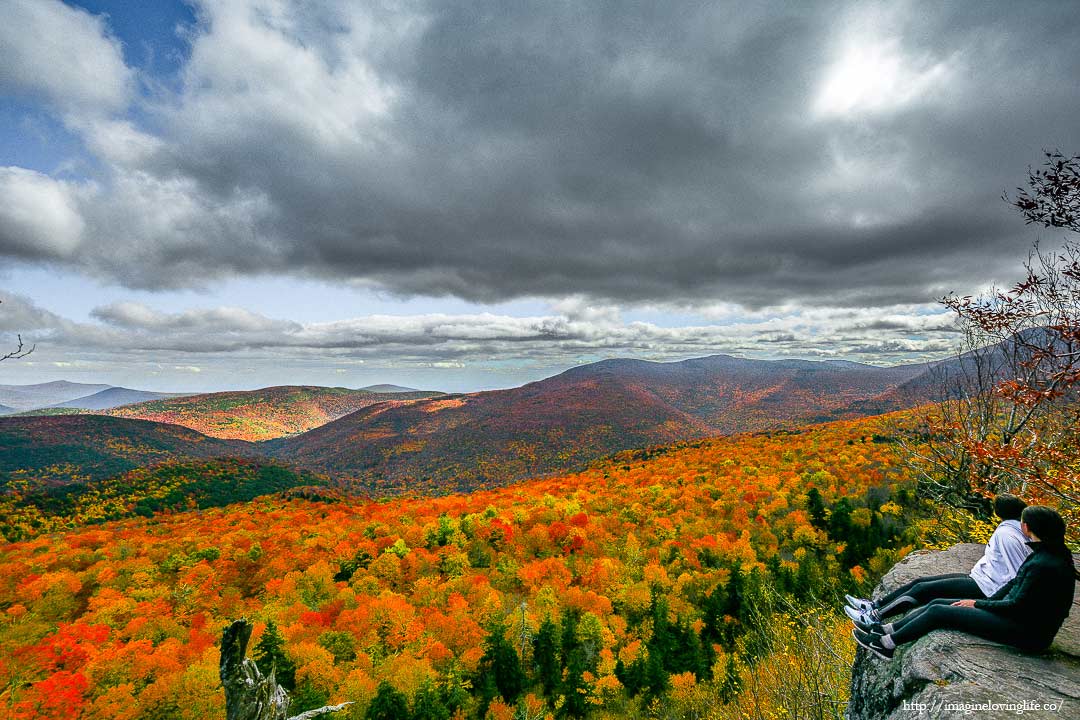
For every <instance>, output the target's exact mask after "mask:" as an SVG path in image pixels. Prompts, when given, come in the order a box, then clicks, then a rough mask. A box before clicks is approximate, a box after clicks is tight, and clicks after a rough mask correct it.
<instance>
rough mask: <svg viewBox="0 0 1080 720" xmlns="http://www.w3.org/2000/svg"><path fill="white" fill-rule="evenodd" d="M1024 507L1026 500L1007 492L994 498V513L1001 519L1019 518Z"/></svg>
mask: <svg viewBox="0 0 1080 720" xmlns="http://www.w3.org/2000/svg"><path fill="white" fill-rule="evenodd" d="M1026 507H1027V503H1026V502H1024V501H1023V500H1021V499H1020V498H1018V497H1016V496H1015V495H1010V494H1009V493H1001V494H1000V495H998V496H997V497H996V498H994V514H995V515H997V516H998V517H999V518H1001V519H1002V520H1019V519H1020V514H1021V513H1022V512H1024V508H1026ZM1036 535H1038V533H1036Z"/></svg>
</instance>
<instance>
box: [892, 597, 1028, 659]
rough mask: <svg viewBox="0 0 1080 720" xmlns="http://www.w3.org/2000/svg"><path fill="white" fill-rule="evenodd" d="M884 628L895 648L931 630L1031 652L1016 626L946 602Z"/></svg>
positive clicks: (986, 614)
mask: <svg viewBox="0 0 1080 720" xmlns="http://www.w3.org/2000/svg"><path fill="white" fill-rule="evenodd" d="M886 629H890V630H891V632H889V633H888V635H886V636H885V637H887V638H888V639H889V640H890V641H891V642H892V643H895V644H897V645H901V644H903V643H909V642H912V641H914V640H918V639H919V638H921V637H922V636H923V635H926V634H927V633H929V632H931V631H933V630H960V631H962V632H966V633H969V634H971V635H976V636H978V637H981V638H985V639H986V640H991V641H993V642H1000V643H1005V644H1007V645H1012V646H1014V647H1018V648H1021V649H1025V650H1031V649H1035V648H1034V647H1033V646H1032V645H1031V642H1030V640H1029V638H1028V634H1027V633H1026V632H1025V631H1024V629H1023V627H1021V626H1020V624H1019V623H1016V622H1015V621H1013V620H1010V619H1008V618H1005V617H1002V616H1001V615H998V614H996V613H993V612H990V611H989V610H982V609H980V608H969V607H956V606H953V605H951V604H949V603H947V602H934V603H931V604H930V605H927V606H925V607H923V608H920V609H919V610H918V611H916V612H913V613H912V614H911V615H909V616H908V617H906V618H904V620H902V621H900V622H897V623H892V627H891V628H886Z"/></svg>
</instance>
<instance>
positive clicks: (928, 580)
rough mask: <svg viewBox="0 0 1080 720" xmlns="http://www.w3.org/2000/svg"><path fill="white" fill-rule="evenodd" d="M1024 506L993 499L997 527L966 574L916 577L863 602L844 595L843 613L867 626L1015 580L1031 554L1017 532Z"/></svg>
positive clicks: (981, 595)
mask: <svg viewBox="0 0 1080 720" xmlns="http://www.w3.org/2000/svg"><path fill="white" fill-rule="evenodd" d="M1025 507H1027V504H1026V503H1025V502H1024V501H1023V500H1021V499H1020V498H1018V497H1016V496H1015V495H1007V494H1004V493H1002V494H1001V495H998V496H997V497H996V498H995V499H994V513H995V514H996V515H997V516H998V517H999V518H1001V524H999V525H998V526H997V529H995V530H994V534H993V535H991V536H990V542H989V543H987V545H986V552H984V553H983V556H982V557H981V558H979V561H978V562H976V563H975V566H974V567H973V568H971V572H970V573H967V574H966V575H965V574H964V573H949V574H946V575H932V576H930V577H924V578H918V579H917V580H913V581H912V582H909V583H907V584H906V585H901V586H900V587H898V588H896V589H895V590H893V591H892V592H891V593H888V594H887V595H885V596H883V597H881V598H879V599H877V600H867V599H862V598H856V597H852V596H851V595H845V596H844V598H845V599H846V600H847V602H848V605H847V607H845V608H844V612H845V613H846V614H847V616H848V617H849V618H851V619H852V620H853V621H854V622H855V624H856V625H858V626H864V629H865V627H868V626H871V625H873V624H874V623H879V622H881V621H882V619H883V618H887V617H891V616H893V615H897V614H899V613H902V612H907V611H908V610H911V609H912V608H914V607H919V606H921V605H925V604H926V603H928V602H930V601H931V600H935V599H937V598H952V599H954V600H984V599H986V598H988V597H990V596H991V595H993V594H994V593H996V592H997V591H998V590H999V589H1000V588H1001V587H1002V586H1004V585H1005V583H1007V582H1009V581H1010V580H1012V579H1013V578H1014V577H1016V571H1017V570H1018V569H1019V568H1020V565H1021V564H1022V563H1023V562H1024V560H1026V559H1027V556H1028V555H1030V554H1031V548H1030V547H1028V545H1027V537H1026V536H1025V535H1024V533H1023V531H1022V530H1021V529H1020V515H1021V513H1022V512H1023V511H1024V508H1025Z"/></svg>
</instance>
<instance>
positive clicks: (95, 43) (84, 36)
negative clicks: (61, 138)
mask: <svg viewBox="0 0 1080 720" xmlns="http://www.w3.org/2000/svg"><path fill="white" fill-rule="evenodd" d="M3 13H4V15H3V22H0V91H3V92H6V93H16V94H18V93H25V94H30V95H32V96H37V97H40V98H43V99H44V100H45V101H46V102H48V103H49V104H51V105H52V106H53V107H55V108H58V109H59V110H61V111H62V112H65V113H75V112H78V113H87V112H89V113H109V112H116V111H119V110H121V109H123V108H124V107H125V105H126V104H127V103H128V101H129V98H130V94H131V90H132V84H133V82H134V75H133V73H132V71H131V70H130V69H129V68H127V67H126V66H125V65H124V59H123V53H122V52H121V49H120V44H119V42H117V40H116V39H115V38H113V37H111V36H110V34H109V32H108V28H107V26H106V24H105V21H104V19H103V18H102V17H100V16H97V17H95V16H93V15H91V14H90V13H88V12H86V11H84V10H80V9H77V8H73V7H70V6H68V5H65V4H64V3H63V2H60V0H7V1H6V2H5V3H4V10H3Z"/></svg>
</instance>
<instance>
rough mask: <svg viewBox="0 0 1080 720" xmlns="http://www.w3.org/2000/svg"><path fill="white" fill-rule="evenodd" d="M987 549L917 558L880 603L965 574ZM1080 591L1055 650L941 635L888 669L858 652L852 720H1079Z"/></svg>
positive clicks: (888, 580)
mask: <svg viewBox="0 0 1080 720" xmlns="http://www.w3.org/2000/svg"><path fill="white" fill-rule="evenodd" d="M983 549H984V546H982V545H974V544H965V545H954V546H953V547H951V548H949V549H948V550H944V551H937V552H935V551H917V552H914V553H912V554H910V555H908V556H907V557H906V558H904V559H903V560H901V561H900V562H899V563H897V564H896V566H895V567H893V569H892V570H890V571H889V572H888V574H886V575H885V577H884V578H882V580H881V584H880V585H879V586H878V588H877V590H875V592H874V595H875V596H876V597H879V596H881V595H883V594H885V593H886V592H889V591H891V590H893V589H895V588H896V587H899V586H900V585H902V584H904V583H906V582H910V581H911V580H914V579H915V578H917V577H923V576H926V575H941V574H943V573H952V572H967V571H968V570H970V569H971V567H972V565H974V564H975V561H976V560H978V559H979V557H980V556H981V555H982V552H983ZM1078 603H1080V589H1078V590H1077V593H1076V597H1075V599H1074V601H1073V610H1072V613H1071V614H1070V615H1069V617H1068V619H1067V620H1066V621H1065V624H1064V625H1063V626H1062V628H1061V630H1060V631H1059V632H1058V634H1057V637H1056V638H1055V640H1054V643H1053V645H1052V646H1051V648H1050V650H1049V651H1047V652H1046V653H1043V654H1041V655H1028V654H1024V653H1022V652H1020V651H1019V650H1015V649H1013V648H1011V647H1008V646H1005V645H1000V644H997V643H992V642H989V641H987V640H983V639H981V638H977V637H974V636H972V635H967V634H965V633H961V632H955V631H946V630H939V631H936V632H932V633H930V634H929V635H927V636H926V637H923V638H921V639H919V640H918V641H916V642H914V643H911V644H909V645H905V646H902V647H900V648H899V649H898V650H897V652H896V655H895V657H893V659H892V660H889V661H885V660H881V659H879V658H878V657H876V656H874V655H872V654H871V653H869V652H867V651H866V650H863V649H862V648H859V649H858V651H857V653H856V655H855V664H854V666H853V667H852V671H851V701H850V703H849V704H848V709H847V717H848V719H849V720H912V719H914V718H921V719H929V718H934V719H936V718H958V717H965V716H967V717H978V718H1017V717H1024V718H1055V719H1056V720H1064V719H1065V718H1080V609H1078V608H1077V604H1078Z"/></svg>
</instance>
